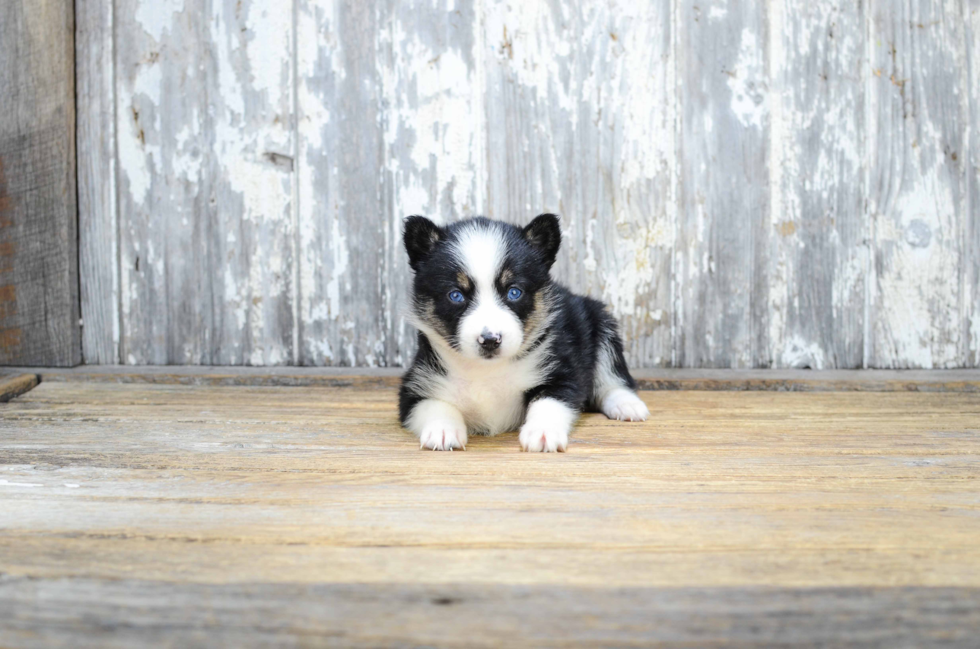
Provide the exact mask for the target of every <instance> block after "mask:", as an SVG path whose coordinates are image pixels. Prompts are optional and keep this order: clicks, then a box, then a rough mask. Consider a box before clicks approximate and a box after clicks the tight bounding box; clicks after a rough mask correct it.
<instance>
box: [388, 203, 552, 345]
mask: <svg viewBox="0 0 980 649" xmlns="http://www.w3.org/2000/svg"><path fill="white" fill-rule="evenodd" d="M560 245H561V228H560V226H559V224H558V217H557V216H555V215H554V214H542V215H540V216H538V217H537V218H535V219H534V220H533V221H531V223H530V224H528V225H527V226H526V227H524V228H518V227H516V226H513V225H508V224H506V223H501V222H499V221H491V220H489V219H485V218H476V219H468V220H466V221H460V222H458V223H454V224H452V225H449V226H446V227H444V228H440V227H438V226H437V225H436V224H434V223H433V222H432V221H430V220H429V219H427V218H425V217H422V216H410V217H408V219H406V220H405V249H406V250H407V251H408V261H409V265H410V266H411V267H412V270H414V271H415V283H414V296H413V303H412V310H413V315H414V317H415V320H416V322H417V323H418V324H419V325H420V327H421V328H422V329H423V331H424V332H425V333H426V334H428V335H430V336H431V335H436V336H438V337H439V338H441V339H442V340H443V341H445V343H446V344H447V345H448V346H449V347H451V348H453V349H454V350H456V351H457V352H458V353H460V354H462V355H463V356H465V357H468V358H474V359H486V360H493V359H506V358H511V357H513V356H515V355H516V354H517V353H518V352H519V351H520V350H521V347H522V345H523V344H524V342H525V339H526V338H527V336H528V335H529V334H532V333H533V332H534V331H535V328H536V327H538V326H540V324H541V323H542V322H543V320H544V318H545V316H546V314H547V310H548V304H547V288H548V286H549V284H550V276H549V271H550V270H551V265H552V264H553V263H554V262H555V256H556V255H557V254H558V248H559V246H560Z"/></svg>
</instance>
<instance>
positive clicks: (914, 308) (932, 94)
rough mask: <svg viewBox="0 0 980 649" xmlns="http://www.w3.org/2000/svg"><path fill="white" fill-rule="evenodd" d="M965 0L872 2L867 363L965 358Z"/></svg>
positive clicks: (931, 363) (949, 362)
mask: <svg viewBox="0 0 980 649" xmlns="http://www.w3.org/2000/svg"><path fill="white" fill-rule="evenodd" d="M960 5H961V3H959V2H957V1H956V0H935V1H928V0H922V1H919V0H914V1H913V2H909V3H894V2H887V1H876V2H871V3H870V7H869V10H870V34H869V39H870V43H869V49H870V64H871V74H872V76H871V80H872V81H871V87H870V98H869V100H870V106H869V112H870V113H871V115H872V120H873V125H872V127H871V128H870V129H869V138H868V164H869V167H870V185H869V187H868V209H869V212H870V215H869V216H870V219H871V221H870V222H871V229H872V239H873V245H874V253H873V254H874V258H873V262H874V263H873V268H872V272H871V281H872V286H871V287H870V288H869V291H870V296H869V297H870V305H871V312H870V313H869V317H870V318H871V321H870V326H871V340H870V341H869V344H870V349H869V361H868V364H869V365H871V366H873V367H955V366H960V365H963V364H964V363H965V362H966V356H967V349H968V341H967V340H965V339H964V336H963V321H964V318H965V317H966V313H965V308H966V301H965V297H966V296H965V293H964V291H965V290H966V287H965V286H964V284H963V281H962V280H963V278H964V277H965V269H964V267H963V261H964V253H965V252H966V245H967V232H968V224H969V220H970V219H969V217H968V214H967V208H968V200H967V191H966V188H967V184H966V180H967V178H966V168H967V166H968V162H967V160H968V158H969V154H968V153H967V152H968V151H969V142H968V141H967V137H968V134H969V130H970V129H969V128H968V125H969V96H970V90H969V79H968V69H967V57H966V52H967V48H966V39H965V34H964V29H965V25H964V21H963V14H962V12H961V11H960Z"/></svg>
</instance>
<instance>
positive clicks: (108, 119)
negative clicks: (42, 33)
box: [75, 0, 119, 365]
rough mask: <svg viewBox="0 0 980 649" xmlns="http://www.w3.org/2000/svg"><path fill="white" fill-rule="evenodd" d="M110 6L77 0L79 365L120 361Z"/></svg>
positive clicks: (117, 222)
mask: <svg viewBox="0 0 980 649" xmlns="http://www.w3.org/2000/svg"><path fill="white" fill-rule="evenodd" d="M112 27H113V3H112V2H105V1H104V0H77V1H76V2H75V61H76V65H75V83H76V111H77V125H78V132H77V141H78V143H77V147H78V163H77V164H78V168H77V173H78V264H79V274H80V276H81V277H82V281H81V282H80V284H79V291H80V299H81V313H82V351H83V354H84V356H83V358H82V360H83V361H84V362H85V363H89V364H105V365H115V364H118V363H119V232H118V225H119V220H118V215H117V212H116V164H117V163H116V130H115V129H116V99H115V87H114V80H115V72H114V67H113V66H114V65H115V55H114V50H113V36H112Z"/></svg>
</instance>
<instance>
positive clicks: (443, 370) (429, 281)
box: [399, 214, 650, 452]
mask: <svg viewBox="0 0 980 649" xmlns="http://www.w3.org/2000/svg"><path fill="white" fill-rule="evenodd" d="M560 245H561V227H560V226H559V223H558V217H557V216H555V215H554V214H542V215H540V216H538V217H537V218H535V219H534V220H533V221H531V223H530V224H529V225H527V226H526V227H524V228H519V227H517V226H514V225H509V224H507V223H502V222H500V221H492V220H490V219H486V218H482V217H480V218H474V219H467V220H465V221H459V222H457V223H453V224H451V225H448V226H445V227H439V226H437V225H436V224H435V223H433V222H432V221H430V220H429V219H427V218H425V217H422V216H410V217H408V218H407V219H406V220H405V248H406V250H407V251H408V260H409V265H410V266H411V267H412V270H414V271H415V281H414V286H413V295H412V303H411V316H410V317H411V320H412V322H413V324H414V325H415V326H416V327H417V328H418V330H419V334H418V354H417V355H416V356H415V361H414V362H413V363H412V366H411V368H409V370H408V371H407V372H406V373H405V376H404V377H403V379H402V385H401V391H400V393H399V416H400V418H401V422H402V425H404V426H405V427H406V428H407V429H409V430H410V431H412V432H413V433H415V434H416V435H418V437H419V442H420V444H421V447H422V448H430V449H433V450H437V451H451V450H453V449H454V448H459V449H465V448H466V441H467V439H468V437H469V435H473V434H482V435H496V434H497V433H501V432H505V431H510V430H515V429H517V428H518V427H519V428H520V436H519V440H520V443H521V448H523V449H524V450H525V451H550V452H554V451H564V450H565V449H566V448H567V446H568V433H569V432H570V431H571V429H572V426H573V425H574V423H575V420H576V419H577V418H578V416H579V414H580V413H581V412H582V411H583V410H592V411H601V412H603V413H604V414H605V415H606V416H607V417H609V418H610V419H620V420H628V421H642V420H645V419H646V418H647V416H648V415H649V414H650V413H649V411H648V410H647V407H646V405H644V403H643V401H641V400H640V398H639V397H637V396H636V392H635V389H636V383H635V381H634V380H633V377H632V376H630V373H629V370H628V369H627V367H626V360H625V359H624V358H623V343H622V341H621V340H620V338H619V333H618V330H617V325H616V321H615V320H614V319H613V317H612V316H611V315H610V314H609V313H607V312H606V311H605V310H604V308H603V305H602V303H601V302H597V301H596V300H593V299H590V298H587V297H583V296H581V295H575V294H573V293H572V292H570V291H569V290H568V289H566V288H565V287H563V286H561V285H560V284H557V283H555V282H553V281H552V280H551V276H550V270H551V266H552V264H553V263H554V261H555V256H556V255H557V254H558V248H559V246H560Z"/></svg>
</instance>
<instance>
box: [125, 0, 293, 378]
mask: <svg viewBox="0 0 980 649" xmlns="http://www.w3.org/2000/svg"><path fill="white" fill-rule="evenodd" d="M114 22H115V30H116V34H117V36H118V40H117V43H116V47H117V51H116V57H117V62H116V70H117V73H116V74H117V77H116V96H117V107H116V118H117V125H116V128H117V137H118V144H117V146H118V149H119V154H118V155H119V165H120V178H121V179H120V185H119V192H120V202H119V220H120V225H119V228H120V232H121V239H122V240H121V244H120V245H121V250H120V261H119V264H120V269H121V270H120V272H121V280H120V281H121V285H122V298H121V302H122V314H121V318H122V323H123V326H122V332H121V347H122V351H121V353H120V359H121V361H122V362H125V363H130V364H141V363H156V364H167V363H178V364H179V363H198V364H199V363H212V364H213V363H219V364H259V365H261V364H281V363H292V362H295V359H294V357H293V344H294V335H293V317H294V314H293V307H294V301H295V296H294V295H293V293H294V291H293V288H294V286H293V283H294V278H293V272H292V265H293V260H294V257H295V254H294V248H295V246H294V243H295V242H294V234H295V227H294V223H293V210H292V206H291V200H292V197H293V194H294V192H293V178H292V176H293V155H294V153H293V136H294V133H293V121H294V120H293V109H292V107H293V103H294V101H293V100H294V97H293V88H292V79H293V76H292V72H293V66H292V55H293V46H292V38H293V36H292V9H291V3H287V4H286V5H285V6H283V4H282V3H273V2H268V1H263V0H254V1H253V2H241V3H207V2H204V1H203V0H197V1H195V2H188V3H183V4H182V5H181V6H180V8H179V10H178V8H177V7H175V6H172V5H170V4H158V5H149V4H147V3H141V2H136V1H135V0H131V1H126V2H121V3H119V4H118V5H117V7H116V11H115V13H114Z"/></svg>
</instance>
